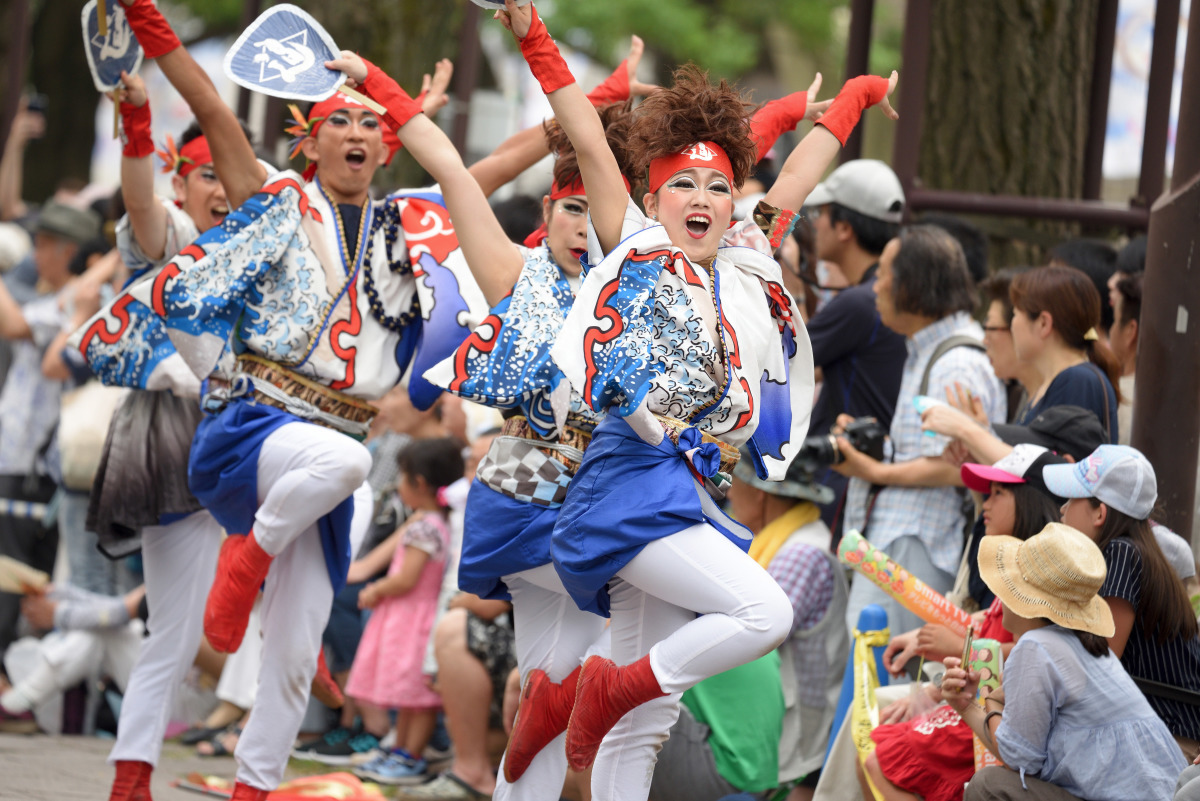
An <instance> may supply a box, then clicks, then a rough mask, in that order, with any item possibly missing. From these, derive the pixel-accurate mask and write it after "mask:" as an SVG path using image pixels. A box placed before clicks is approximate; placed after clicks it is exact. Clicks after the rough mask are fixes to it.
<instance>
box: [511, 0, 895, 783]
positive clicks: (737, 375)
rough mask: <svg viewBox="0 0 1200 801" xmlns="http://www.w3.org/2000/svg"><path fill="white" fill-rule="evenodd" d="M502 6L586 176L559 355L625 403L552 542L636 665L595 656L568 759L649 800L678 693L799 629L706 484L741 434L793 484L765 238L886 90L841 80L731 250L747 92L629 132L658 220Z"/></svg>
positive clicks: (788, 349)
mask: <svg viewBox="0 0 1200 801" xmlns="http://www.w3.org/2000/svg"><path fill="white" fill-rule="evenodd" d="M498 16H499V18H500V19H501V21H502V22H503V24H504V25H505V26H506V27H508V28H509V29H510V30H512V31H513V33H514V34H515V35H516V36H517V38H518V39H520V40H521V48H522V52H523V53H524V54H525V56H526V59H527V61H529V63H530V65H531V67H532V68H533V71H534V74H535V76H536V77H537V78H538V80H539V82H540V83H541V85H542V89H543V90H544V91H545V92H546V94H547V96H548V98H549V100H550V102H551V105H552V106H553V108H554V111H555V114H556V116H557V118H558V121H559V123H560V124H561V125H562V126H563V129H564V130H565V131H566V132H567V134H568V135H569V137H570V139H571V143H572V145H574V147H575V150H576V153H577V157H578V160H579V166H580V172H581V174H582V176H583V180H584V183H585V184H586V186H587V187H588V199H589V211H590V214H591V226H590V230H589V254H588V260H589V263H590V264H591V269H590V272H589V273H588V278H587V280H586V281H585V283H584V286H583V287H582V288H581V290H580V294H579V300H580V302H578V303H576V304H575V305H574V306H573V307H572V310H571V312H570V313H569V314H568V315H567V319H566V323H565V325H564V327H563V331H562V334H561V335H560V336H559V338H558V340H557V342H556V344H555V346H554V348H553V349H552V351H551V353H552V356H553V358H554V361H555V363H556V364H557V365H558V366H559V367H560V368H561V369H562V370H563V372H564V373H565V374H566V376H567V377H568V379H569V380H570V381H571V384H572V386H573V387H575V388H576V390H577V391H578V392H579V393H580V395H581V396H582V397H583V399H584V401H585V403H587V404H588V405H589V406H590V407H591V408H592V409H593V410H596V411H602V410H606V409H607V407H609V406H610V405H615V406H616V407H617V408H616V410H615V411H616V414H609V415H608V416H607V417H605V419H604V420H603V421H602V422H601V423H600V425H599V426H598V427H597V429H596V431H595V432H594V434H593V438H592V441H591V443H590V445H589V447H588V450H587V452H586V453H585V455H584V458H583V460H582V463H581V465H580V468H579V470H578V471H577V473H576V476H575V478H574V480H573V482H572V483H571V486H570V489H569V491H568V493H567V497H566V501H565V502H564V505H563V508H562V510H561V512H560V514H559V519H558V522H557V524H556V527H555V531H554V540H553V545H552V550H553V555H554V558H555V564H556V567H557V568H558V572H559V575H560V577H561V578H562V579H563V583H564V585H565V586H566V587H567V589H568V591H570V592H571V594H572V596H573V597H574V598H575V601H576V603H577V604H579V605H580V606H581V607H583V608H587V609H591V610H594V611H597V612H600V613H607V612H609V611H610V610H611V613H612V617H613V623H612V640H613V656H614V658H615V659H616V662H617V663H619V664H621V665H622V667H616V665H615V664H614V663H613V662H611V661H608V660H604V659H600V658H595V657H593V658H591V659H589V660H588V661H587V663H585V665H584V668H583V671H582V672H581V674H580V677H579V680H578V685H577V693H576V700H575V705H574V709H573V711H572V713H571V721H570V726H569V728H568V730H567V738H566V747H567V755H568V761H569V762H570V764H571V765H572V767H575V768H576V769H582V768H586V767H587V766H588V765H590V764H591V763H592V762H593V760H595V759H596V753H597V750H598V749H600V741H601V739H604V740H605V747H604V749H603V753H602V754H601V757H600V759H599V760H598V761H597V764H596V766H595V768H594V771H593V777H592V788H593V794H594V795H595V797H597V798H602V799H610V798H616V797H619V798H622V799H629V798H638V797H641V798H645V797H646V795H647V793H648V788H649V776H650V774H651V772H652V767H653V762H654V755H655V752H656V750H657V748H658V745H659V743H661V741H662V739H663V738H664V736H665V735H666V733H667V731H668V730H669V728H670V726H671V724H672V723H673V721H674V719H675V716H676V714H677V709H678V707H677V703H678V698H679V695H680V694H681V693H682V691H683V690H685V689H687V688H688V687H690V686H692V685H693V684H695V683H696V682H698V681H700V680H701V679H703V678H705V677H707V676H710V675H713V674H715V673H718V672H721V671H724V670H727V669H729V668H731V667H734V666H736V665H739V664H742V663H744V662H746V661H748V660H750V659H754V658H756V657H758V656H761V655H762V654H764V653H766V652H767V651H769V650H771V649H773V648H775V647H776V646H777V645H778V644H779V643H780V642H781V641H782V639H783V638H784V636H785V635H786V634H787V632H788V631H789V630H790V628H791V622H792V621H791V607H790V604H789V603H788V601H787V598H786V596H785V595H784V594H783V592H782V591H781V590H780V589H779V588H778V586H777V585H775V584H774V583H773V582H771V581H769V580H767V575H766V573H765V571H763V569H762V568H761V567H759V566H758V565H757V563H755V562H754V561H753V560H752V559H750V558H749V557H748V556H747V555H746V554H745V553H744V550H743V549H744V548H746V547H747V546H748V544H749V539H750V537H749V535H748V532H745V531H744V529H742V528H741V527H740V526H738V525H737V524H735V523H733V522H732V521H730V520H729V519H728V518H726V517H725V516H724V515H723V514H722V513H721V512H720V511H719V510H718V509H717V508H716V505H715V504H714V503H713V501H712V498H711V497H710V496H709V494H708V493H707V492H705V491H704V489H705V486H706V485H709V486H712V487H714V488H715V489H717V490H718V491H720V489H721V488H722V487H723V486H725V485H726V483H725V482H727V478H726V477H725V476H722V475H721V474H722V473H726V474H727V473H728V472H729V470H731V469H732V464H733V462H734V461H735V459H736V452H737V451H736V447H737V446H738V445H741V444H743V443H747V444H748V446H749V448H750V450H751V453H752V454H754V455H755V461H756V462H757V464H756V467H757V468H758V471H759V474H760V475H761V476H763V477H773V478H781V477H782V476H783V474H784V472H785V471H786V469H787V465H788V463H789V462H790V460H791V457H792V456H793V455H794V453H795V450H796V449H797V448H798V446H799V444H800V441H801V440H802V438H803V435H804V432H805V429H806V427H807V420H808V408H809V406H810V404H811V396H812V395H811V393H812V358H811V352H810V350H809V348H808V343H807V337H806V336H805V334H804V328H803V326H802V325H801V324H800V316H799V313H798V311H797V310H796V307H795V303H794V302H793V301H792V299H791V298H790V297H789V296H788V295H787V293H786V291H785V290H784V289H783V286H782V283H781V276H780V271H779V267H778V265H777V264H776V263H775V262H774V260H772V259H771V258H770V257H769V256H767V255H765V253H769V252H771V250H773V248H774V247H777V246H778V245H779V243H780V242H781V241H782V238H783V237H784V236H785V235H786V234H787V232H788V231H789V230H790V228H791V223H792V221H793V220H794V218H795V211H794V209H798V208H799V207H800V206H801V204H802V203H803V200H804V197H805V196H806V195H807V194H808V192H809V191H810V190H811V189H812V187H814V186H815V185H816V183H817V180H818V178H819V177H820V175H821V173H822V172H823V170H824V168H825V167H826V166H827V165H828V163H829V161H830V160H832V158H833V157H834V156H835V155H836V154H837V150H838V142H839V139H838V137H841V139H844V138H845V136H846V135H847V134H848V133H849V131H850V130H851V129H852V128H853V126H854V124H855V123H856V122H857V120H858V117H859V115H860V114H861V112H862V110H863V109H864V108H865V107H867V106H869V105H873V104H874V103H877V102H880V101H881V100H883V99H884V97H885V96H886V94H887V92H888V90H889V88H890V85H891V84H889V82H888V81H885V80H883V79H880V78H860V79H855V81H852V82H851V83H850V84H849V85H848V86H847V88H846V89H844V90H843V92H842V94H841V95H839V98H838V99H837V100H835V101H834V103H833V105H832V106H831V107H830V109H829V110H828V112H827V113H826V114H825V117H824V118H823V121H824V122H825V123H826V126H827V128H828V130H827V131H816V132H814V133H812V134H809V136H807V137H806V138H805V139H804V141H803V142H802V143H801V145H800V146H799V147H798V148H797V150H796V151H795V152H794V153H793V154H792V156H791V158H789V160H788V162H787V163H786V164H785V165H784V168H783V171H782V173H781V175H780V178H779V180H778V182H777V183H776V185H775V187H774V188H773V189H772V191H771V192H770V193H768V195H767V197H766V198H765V200H764V201H763V203H762V204H761V205H760V206H759V207H758V209H757V210H756V213H755V220H754V221H753V223H751V224H749V225H743V226H742V227H741V228H740V229H739V230H737V231H735V232H733V234H734V236H735V237H736V241H738V242H744V243H747V244H750V243H753V244H754V245H755V246H756V247H736V246H733V243H732V242H730V241H728V240H729V239H730V236H729V234H728V233H727V228H728V226H729V222H730V219H731V216H732V200H731V193H732V189H733V188H734V187H735V186H738V185H740V184H741V182H742V181H743V180H744V179H745V176H746V174H747V173H748V171H749V169H750V167H751V165H752V164H753V161H754V157H755V143H754V141H753V139H752V138H751V135H750V128H749V119H748V114H747V108H746V105H745V103H744V102H743V100H742V98H741V96H740V95H738V94H737V93H736V92H735V91H734V90H733V89H731V88H730V87H729V86H728V85H726V84H721V85H720V86H714V85H712V84H709V83H708V81H707V79H706V78H705V77H704V76H703V75H702V74H701V73H699V71H698V70H695V69H684V70H682V71H681V72H680V73H678V74H677V77H676V85H675V87H673V88H672V89H668V90H665V91H663V92H660V93H658V94H656V95H654V96H653V97H651V98H650V99H648V100H647V101H646V103H645V104H643V106H642V107H641V108H640V109H639V116H638V118H637V120H636V121H635V123H634V126H633V128H632V130H631V134H630V146H631V149H632V150H633V153H634V163H635V164H636V165H638V167H639V169H638V174H639V175H640V174H642V170H641V169H640V168H641V167H649V179H650V181H649V189H650V193H648V194H647V195H646V196H645V204H646V209H647V211H648V212H649V213H650V214H651V215H652V217H653V218H654V222H651V221H648V220H646V218H645V217H644V216H643V215H642V214H641V212H640V211H639V210H638V209H637V207H636V206H634V205H633V204H632V201H631V200H630V198H629V194H628V190H627V189H626V187H625V186H624V181H623V180H622V179H621V173H620V168H619V166H618V164H617V161H616V158H615V156H614V155H613V153H612V152H611V150H610V149H609V147H608V145H607V142H606V140H605V137H604V131H603V128H602V126H601V124H600V122H599V119H598V117H597V115H596V114H595V112H594V111H593V110H592V109H591V108H590V107H589V105H588V104H587V103H586V101H585V99H584V97H583V93H582V92H581V91H580V90H579V89H578V87H577V86H576V85H575V83H574V80H573V79H572V78H571V76H570V74H569V72H568V71H567V70H566V68H565V66H564V65H563V63H562V60H561V56H560V55H559V54H558V51H557V48H556V47H555V46H554V44H553V42H552V41H551V40H550V38H549V36H548V34H547V33H546V30H545V27H544V26H543V25H542V24H541V22H540V21H539V20H538V19H537V17H536V14H535V13H534V12H533V9H532V6H525V7H522V8H517V7H516V5H515V4H514V3H513V2H512V1H511V0H509V1H508V2H507V3H506V7H505V11H503V12H499V14H498ZM892 84H894V78H893V81H892ZM886 108H887V110H889V111H890V106H888V107H886ZM893 115H894V112H893ZM831 132H832V133H835V136H830V135H829V133H831ZM659 220H661V224H655V222H658V221H659ZM723 240H726V241H723ZM618 245H619V248H618ZM722 245H725V247H721V246H722ZM718 248H720V250H718ZM613 251H616V252H615V253H614V252H613ZM607 254H611V255H607ZM606 256H607V257H606ZM793 409H794V412H793ZM718 435H719V436H720V437H721V438H720V439H718V438H717V436H718ZM752 435H754V436H752ZM679 457H683V458H682V459H681V458H679ZM610 582H611V584H610ZM610 592H611V596H610ZM696 612H700V613H702V615H701V617H699V618H697V617H696V616H695V613H696ZM652 646H653V647H652ZM654 699H659V700H657V701H655V700H654ZM648 701H653V703H646V702H648ZM643 704H644V705H643ZM626 713H629V714H626ZM622 716H624V718H622ZM618 721H620V724H619V725H618V727H617V728H616V729H613V727H614V725H617V722H618ZM610 729H613V730H612V732H611V733H610V732H609V730H610ZM606 734H607V735H608V736H607V737H605V735H606Z"/></svg>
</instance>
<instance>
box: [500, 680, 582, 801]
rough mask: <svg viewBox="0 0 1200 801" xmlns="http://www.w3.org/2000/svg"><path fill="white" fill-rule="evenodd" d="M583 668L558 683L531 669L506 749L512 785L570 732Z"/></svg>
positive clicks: (505, 758)
mask: <svg viewBox="0 0 1200 801" xmlns="http://www.w3.org/2000/svg"><path fill="white" fill-rule="evenodd" d="M579 673H580V668H575V669H574V670H572V671H571V673H570V674H569V675H568V676H567V677H566V678H564V679H563V680H562V684H555V683H554V682H552V681H550V677H549V676H547V675H546V673H545V671H542V670H537V669H534V670H531V671H530V672H529V678H527V679H526V680H525V686H524V687H523V688H522V689H521V705H520V706H518V707H517V720H516V722H515V723H514V724H513V730H512V736H510V737H509V738H508V747H507V748H506V749H505V750H504V778H505V779H506V780H507V781H508V783H509V784H512V783H513V782H515V781H516V780H517V779H519V778H521V776H522V774H524V773H525V770H526V769H527V768H528V767H529V764H530V763H531V762H533V758H534V757H535V756H537V755H538V754H539V753H541V751H542V749H543V748H545V747H546V746H547V745H548V744H549V743H550V741H551V740H553V739H554V738H555V737H557V736H558V735H560V734H562V733H563V732H564V731H566V728H567V723H568V722H569V721H570V720H571V710H572V709H573V708H574V707H575V690H576V685H577V682H578V681H579Z"/></svg>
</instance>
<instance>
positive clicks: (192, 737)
mask: <svg viewBox="0 0 1200 801" xmlns="http://www.w3.org/2000/svg"><path fill="white" fill-rule="evenodd" d="M225 729H226V727H225V726H204V725H200V726H190V727H189V728H188V729H187V730H186V731H184V732H183V734H180V735H179V737H178V740H179V742H180V743H182V744H183V745H195V744H196V743H199V742H201V741H203V740H211V739H212V738H213V737H215V736H216V735H218V734H220V733H221V732H223V731H225Z"/></svg>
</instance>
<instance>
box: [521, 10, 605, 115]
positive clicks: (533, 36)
mask: <svg viewBox="0 0 1200 801" xmlns="http://www.w3.org/2000/svg"><path fill="white" fill-rule="evenodd" d="M521 55H523V56H525V61H527V62H528V63H529V69H530V70H531V71H532V72H533V77H535V78H537V82H538V83H539V84H541V87H542V92H544V93H545V94H550V93H551V92H554V91H557V90H559V89H562V88H563V87H564V86H570V85H571V84H573V83H575V76H574V75H572V74H571V71H570V70H569V69H567V62H565V61H563V57H562V53H560V52H558V45H556V44H555V43H554V40H553V39H551V38H550V32H549V31H547V30H546V24H545V23H544V22H542V18H541V17H539V16H538V13H537V9H536V8H535V9H533V22H532V23H531V24H530V26H529V33H528V34H527V35H526V36H525V38H524V39H522V40H521ZM625 80H626V83H628V81H629V77H628V75H626V78H625ZM625 94H626V97H628V96H629V92H628V90H626V93H625Z"/></svg>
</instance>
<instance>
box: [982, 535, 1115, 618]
mask: <svg viewBox="0 0 1200 801" xmlns="http://www.w3.org/2000/svg"><path fill="white" fill-rule="evenodd" d="M1024 544H1025V543H1024V542H1022V541H1021V540H1019V539H1017V538H1016V537H1009V536H1003V535H999V536H997V535H992V536H990V537H984V538H983V539H981V540H980V541H979V574H980V576H981V577H982V578H983V580H984V583H986V584H987V585H988V588H990V589H991V591H992V592H994V593H995V594H996V596H997V597H998V598H1000V600H1001V601H1003V602H1004V603H1005V604H1006V605H1007V606H1008V608H1009V609H1012V610H1013V611H1014V612H1016V613H1017V614H1018V615H1020V616H1021V617H1023V618H1027V619H1030V620H1036V619H1038V618H1048V619H1049V620H1052V621H1054V622H1055V623H1057V624H1059V625H1060V626H1062V627H1064V628H1068V629H1075V630H1077V631H1088V632H1091V633H1092V634H1099V635H1100V636H1101V637H1111V636H1113V634H1114V633H1116V625H1115V624H1114V622H1113V616H1112V610H1111V609H1109V606H1108V603H1107V602H1106V601H1105V600H1104V599H1103V598H1101V597H1100V596H1099V595H1092V597H1091V599H1090V600H1088V601H1084V602H1079V601H1073V600H1071V599H1069V598H1064V597H1057V596H1054V595H1051V594H1050V593H1048V592H1047V591H1046V590H1045V589H1043V588H1041V587H1038V586H1036V585H1034V584H1032V583H1031V582H1030V581H1028V580H1027V579H1026V578H1025V577H1024V576H1022V575H1021V571H1020V568H1019V563H1018V559H1017V553H1018V550H1019V548H1020V547H1021V546H1022V545H1024Z"/></svg>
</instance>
